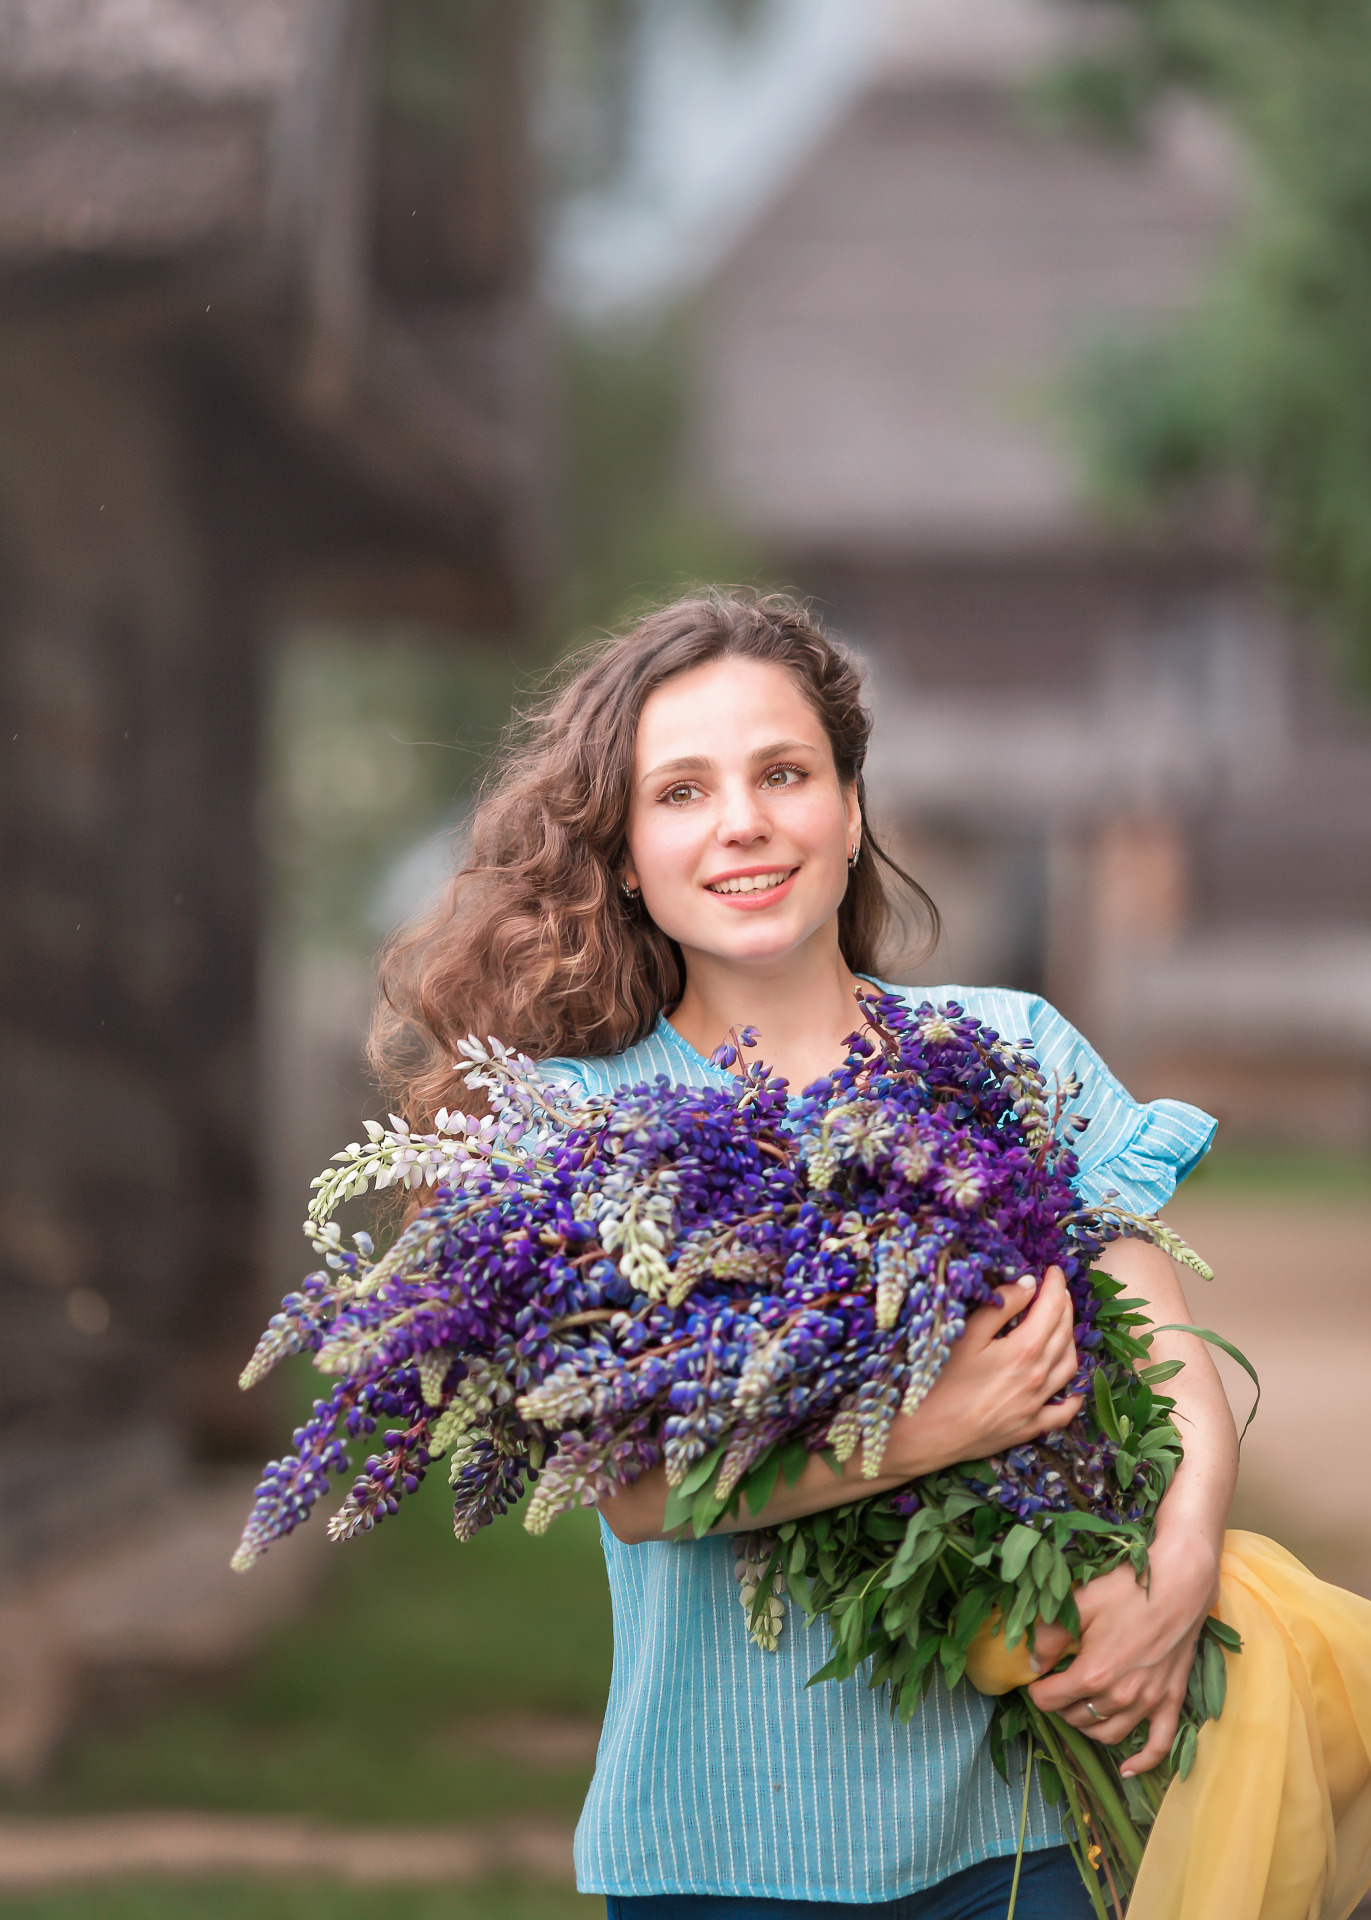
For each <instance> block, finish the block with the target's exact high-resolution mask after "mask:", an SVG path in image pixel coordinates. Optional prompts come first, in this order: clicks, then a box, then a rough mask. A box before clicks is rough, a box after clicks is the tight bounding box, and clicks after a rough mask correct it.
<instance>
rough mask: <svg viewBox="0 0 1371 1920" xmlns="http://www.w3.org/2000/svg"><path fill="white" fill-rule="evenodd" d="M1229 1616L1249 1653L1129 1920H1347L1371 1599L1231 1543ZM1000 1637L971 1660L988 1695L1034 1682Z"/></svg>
mask: <svg viewBox="0 0 1371 1920" xmlns="http://www.w3.org/2000/svg"><path fill="white" fill-rule="evenodd" d="M1215 1611H1216V1612H1217V1613H1218V1615H1219V1618H1220V1619H1222V1620H1226V1621H1227V1622H1228V1623H1229V1625H1230V1626H1233V1627H1236V1628H1237V1630H1238V1632H1239V1633H1240V1634H1241V1635H1242V1639H1243V1650H1242V1652H1241V1653H1240V1654H1236V1655H1231V1656H1230V1657H1229V1660H1228V1698H1227V1701H1226V1702H1225V1705H1224V1710H1223V1714H1222V1716H1221V1717H1220V1718H1219V1719H1218V1720H1211V1721H1209V1722H1208V1724H1207V1725H1206V1726H1205V1727H1203V1728H1202V1729H1201V1732H1200V1740H1199V1749H1198V1753H1197V1756H1196V1760H1195V1765H1194V1767H1193V1768H1192V1769H1191V1772H1190V1776H1189V1778H1188V1779H1186V1780H1183V1781H1182V1780H1175V1781H1173V1782H1172V1784H1171V1786H1170V1788H1169V1790H1168V1792H1167V1795H1166V1798H1165V1800H1164V1801H1163V1802H1162V1808H1161V1812H1160V1813H1159V1814H1158V1816H1157V1820H1156V1823H1155V1825H1154V1826H1153V1828H1152V1832H1151V1835H1150V1837H1149V1839H1148V1842H1147V1848H1146V1851H1145V1852H1144V1854H1143V1862H1142V1867H1141V1869H1140V1871H1139V1873H1138V1878H1137V1882H1136V1884H1135V1886H1134V1889H1133V1898H1132V1899H1131V1901H1130V1902H1129V1906H1128V1920H1347V1917H1348V1915H1349V1914H1350V1913H1351V1912H1352V1909H1353V1908H1354V1907H1355V1906H1356V1904H1357V1902H1358V1901H1359V1900H1360V1899H1361V1898H1362V1896H1363V1895H1364V1894H1365V1893H1366V1892H1367V1891H1368V1889H1371V1601H1368V1600H1363V1599H1362V1598H1361V1597H1360V1596H1359V1595H1358V1594H1355V1593H1345V1592H1344V1591H1343V1590H1342V1588H1341V1587H1331V1586H1329V1585H1328V1584H1327V1583H1326V1582H1325V1581H1323V1580H1317V1579H1315V1577H1314V1575H1313V1574H1312V1573H1310V1571H1309V1569H1308V1568H1307V1567H1302V1566H1301V1565H1300V1563H1299V1561H1298V1560H1296V1559H1295V1557H1294V1555H1293V1554H1289V1553H1287V1552H1286V1551H1285V1549H1284V1547H1278V1546H1277V1545H1276V1544H1275V1542H1274V1541H1272V1540H1264V1539H1263V1538H1262V1537H1261V1535H1260V1534H1256V1533H1229V1534H1227V1535H1225V1538H1224V1555H1223V1564H1222V1572H1221V1575H1220V1581H1219V1604H1218V1606H1217V1608H1216V1609H1215ZM997 1625H998V1622H997V1621H991V1622H987V1625H986V1627H985V1628H984V1629H982V1632H981V1634H980V1635H978V1637H977V1642H976V1644H975V1645H974V1646H973V1649H972V1657H971V1659H970V1660H969V1661H968V1663H967V1677H968V1678H969V1679H970V1680H971V1681H972V1683H973V1685H975V1686H978V1687H979V1688H980V1690H981V1692H982V1693H1007V1692H1008V1691H1009V1689H1010V1688H1011V1687H1016V1686H1026V1685H1027V1684H1028V1682H1029V1681H1030V1680H1032V1679H1034V1678H1035V1677H1036V1676H1035V1675H1034V1673H1033V1671H1032V1668H1031V1666H1030V1664H1029V1659H1028V1648H1027V1644H1026V1642H1022V1641H1021V1642H1020V1644H1019V1645H1018V1646H1017V1647H1015V1648H1014V1649H1013V1650H1012V1651H1010V1650H1008V1649H1006V1647H1005V1644H1004V1641H1003V1639H1002V1638H1000V1637H999V1636H998V1635H997V1634H996V1633H995V1631H994V1629H995V1627H996V1626H997Z"/></svg>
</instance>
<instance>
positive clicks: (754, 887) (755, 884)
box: [705, 867, 799, 893]
mask: <svg viewBox="0 0 1371 1920" xmlns="http://www.w3.org/2000/svg"><path fill="white" fill-rule="evenodd" d="M798 871H799V869H798V867H778V868H777V869H776V871H775V872H774V873H746V874H740V875H739V876H738V877H737V878H736V879H734V880H710V881H707V882H706V885H705V891H706V892H707V893H770V892H771V891H772V889H773V888H775V887H779V886H783V885H784V884H785V882H786V881H787V880H788V879H789V878H790V876H791V874H792V873H798Z"/></svg>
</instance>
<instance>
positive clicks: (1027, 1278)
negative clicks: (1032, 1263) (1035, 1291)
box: [1014, 1273, 1038, 1287]
mask: <svg viewBox="0 0 1371 1920" xmlns="http://www.w3.org/2000/svg"><path fill="white" fill-rule="evenodd" d="M1037 1284H1038V1283H1037V1281H1036V1280H1035V1279H1034V1278H1033V1275H1032V1274H1031V1273H1025V1274H1021V1275H1020V1276H1019V1278H1018V1279H1017V1280H1016V1281H1015V1282H1014V1285H1015V1286H1016V1287H1036V1286H1037Z"/></svg>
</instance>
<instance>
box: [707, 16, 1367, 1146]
mask: <svg viewBox="0 0 1371 1920" xmlns="http://www.w3.org/2000/svg"><path fill="white" fill-rule="evenodd" d="M889 17H890V21H891V31H890V39H889V42H888V45H887V49H886V57H885V60H884V64H883V65H882V66H881V68H880V70H879V71H878V72H877V73H876V75H875V77H874V79H873V81H872V84H871V85H870V86H869V88H868V89H867V90H866V92H865V93H864V94H863V95H862V97H860V98H859V99H858V100H857V101H856V103H855V104H854V106H853V107H852V109H851V111H850V112H848V113H847V115H846V117H845V118H844V119H843V120H842V121H841V123H840V124H839V125H837V127H836V128H835V130H834V132H833V133H832V134H831V136H830V137H829V138H828V139H827V140H826V141H825V142H824V143H823V144H822V145H821V146H820V147H819V148H818V149H817V150H816V151H815V152H814V153H813V154H812V155H811V156H810V158H809V159H808V161H807V162H806V163H805V164H804V166H803V167H802V168H801V169H800V170H799V171H798V173H797V174H796V175H795V176H794V177H793V178H792V180H791V181H790V182H789V184H788V185H787V187H786V189H785V190H784V192H783V193H782V194H781V195H780V197H779V198H778V199H777V200H776V202H775V203H774V204H773V205H772V206H771V207H770V209H769V210H768V211H767V212H766V213H765V214H764V216H763V217H762V218H761V219H760V220H759V221H758V222H757V223H756V224H755V225H754V227H753V228H752V230H751V231H750V232H748V233H747V235H746V236H745V237H744V239H743V240H742V241H741V242H740V243H739V244H738V245H737V246H736V247H735V248H734V250H733V252H732V254H731V256H730V257H729V259H728V260H727V262H726V263H725V265H724V266H723V268H722V269H721V270H720V272H719V273H718V274H717V275H716V277H715V279H714V281H713V283H712V285H711V286H710V287H709V289H708V290H707V292H706V295H705V297H704V300H703V303H702V312H701V327H700V333H699V344H698V355H697V382H696V390H697V394H698V414H697V423H696V447H695V464H696V474H697V480H698V484H699V486H700V488H701V490H702V492H703V494H704V495H705V497H706V498H707V499H708V501H709V502H710V504H711V505H712V507H713V508H714V510H715V511H716V512H718V513H721V514H724V515H726V516H727V518H728V521H729V523H730V524H732V525H735V526H737V527H739V528H741V529H743V530H744V531H745V532H746V533H747V534H749V535H750V536H751V537H752V538H753V540H754V541H755V542H756V543H757V544H758V546H759V547H760V548H761V549H762V550H763V551H764V552H765V553H766V554H768V555H769V557H770V560H771V562H772V565H773V567H774V568H775V569H776V570H777V571H778V572H780V573H781V574H782V576H783V577H786V578H788V579H790V580H792V581H794V582H795V583H796V584H797V585H799V586H801V587H803V588H805V589H806V590H809V591H812V592H814V593H816V594H817V595H818V596H819V598H820V600H821V601H822V603H823V604H824V605H825V607H826V609H827V611H828V613H829V616H830V618H831V619H832V621H833V623H834V625H835V626H836V627H837V628H839V629H840V630H842V631H844V632H846V633H847V634H848V635H849V636H850V638H851V639H852V640H853V641H854V642H855V643H856V644H857V645H858V646H859V647H860V648H861V649H862V651H863V652H865V653H866V655H867V656H868V658H869V659H870V661H871V662H872V665H873V675H874V683H875V687H876V691H877V694H878V702H877V705H878V715H879V725H878V735H877V750H876V758H875V761H874V764H873V766H872V768H871V778H872V786H873V790H874V792H875V795H876V798H877V802H878V805H879V807H880V808H881V810H882V811H883V813H884V814H885V815H886V816H887V818H888V819H889V820H891V821H892V822H893V823H894V825H895V826H896V827H897V829H898V831H899V834H900V835H901V837H902V839H903V841H904V844H905V846H906V848H907V850H908V852H909V853H910V855H911V857H912V858H913V860H914V861H915V863H916V865H917V869H918V871H919V872H920V874H921V876H922V877H924V878H925V879H926V880H927V882H928V884H929V886H930V889H931V891H932V892H933V894H934V895H935V897H937V898H938V899H939V900H940V901H941V903H942V904H943V906H944V908H945V909H946V913H947V920H948V938H947V940H946V942H945V945H944V949H943V951H942V952H941V954H940V955H939V956H938V957H937V958H936V959H935V960H934V961H933V962H932V965H931V968H930V969H929V970H927V971H926V972H925V974H924V975H923V977H924V978H927V979H930V980H934V979H936V980H946V979H949V978H950V979H960V980H969V981H975V980H981V981H984V980H997V981H1006V982H1009V983H1011V984H1016V985H1022V986H1025V987H1031V988H1034V989H1037V990H1042V991H1046V992H1047V993H1048V994H1049V995H1050V996H1051V997H1052V998H1054V999H1055V1000H1057V1001H1058V1002H1059V1003H1060V1004H1061V1005H1062V1006H1063V1008H1064V1009H1065V1010H1066V1011H1067V1012H1068V1013H1069V1014H1070V1015H1071V1016H1072V1017H1074V1018H1075V1019H1076V1020H1077V1021H1078V1022H1079V1023H1080V1024H1082V1025H1083V1026H1085V1027H1086V1028H1087V1029H1088V1030H1089V1031H1090V1032H1091V1033H1092V1035H1094V1036H1096V1037H1097V1038H1098V1039H1099V1041H1100V1043H1101V1044H1102V1045H1104V1046H1105V1047H1106V1049H1107V1050H1108V1051H1109V1052H1110V1054H1111V1057H1114V1058H1117V1059H1118V1060H1119V1062H1120V1064H1121V1065H1122V1066H1123V1068H1124V1069H1125V1070H1126V1071H1127V1072H1128V1073H1129V1074H1130V1076H1131V1077H1132V1079H1133V1080H1134V1082H1135V1083H1136V1084H1137V1086H1138V1087H1139V1089H1140V1090H1146V1091H1149V1092H1150V1091H1158V1092H1159V1091H1167V1092H1170V1093H1172V1094H1176V1095H1180V1096H1185V1097H1190V1098H1192V1099H1196V1100H1198V1101H1200V1102H1201V1103H1203V1104H1206V1105H1209V1106H1210V1107H1211V1108H1212V1109H1213V1110H1215V1111H1217V1112H1219V1113H1220V1114H1221V1115H1222V1116H1223V1117H1224V1118H1225V1119H1226V1120H1227V1121H1228V1122H1229V1123H1230V1125H1231V1126H1232V1127H1233V1128H1234V1129H1235V1130H1237V1131H1246V1132H1248V1133H1252V1134H1258V1135H1266V1136H1270V1135H1273V1134H1276V1135H1279V1134H1282V1133H1284V1134H1285V1135H1286V1136H1287V1137H1292V1138H1295V1139H1303V1140H1306V1141H1309V1140H1319V1139H1322V1140H1331V1141H1337V1142H1341V1143H1344V1144H1345V1143H1348V1142H1351V1141H1354V1140H1358V1141H1360V1142H1362V1143H1363V1144H1367V1143H1371V735H1368V731H1367V729H1366V727H1365V726H1364V725H1360V726H1359V725H1358V724H1357V723H1356V722H1355V721H1354V720H1353V719H1352V718H1351V717H1349V715H1348V713H1347V712H1346V711H1345V710H1343V709H1340V707H1339V705H1338V702H1337V700H1336V698H1335V696H1334V693H1333V691H1332V689H1331V688H1330V686H1329V684H1328V682H1327V680H1326V678H1325V676H1324V674H1323V672H1322V670H1321V668H1320V666H1319V663H1318V661H1317V659H1316V657H1315V656H1314V654H1313V652H1312V651H1311V650H1310V649H1308V648H1306V647H1304V646H1302V645H1301V644H1300V643H1299V639H1298V636H1297V635H1296V634H1295V633H1294V632H1293V630H1292V629H1291V628H1290V626H1289V625H1288V624H1286V623H1284V622H1283V621H1282V619H1281V618H1280V617H1279V615H1278V613H1277V611H1276V609H1275V608H1274V606H1273V603H1272V599H1271V596H1270V593H1269V591H1268V588H1267V585H1266V582H1265V581H1264V579H1263V577H1262V573H1261V569H1260V565H1259V561H1258V557H1257V554H1256V549H1255V543H1254V542H1253V540H1252V539H1251V537H1250V532H1249V529H1248V528H1247V526H1246V525H1245V523H1244V521H1243V519H1242V517H1241V514H1240V513H1239V512H1237V511H1235V510H1234V508H1233V507H1232V505H1231V503H1225V502H1222V501H1214V502H1210V503H1208V505H1207V506H1206V507H1205V509H1204V510H1203V511H1197V512H1196V513H1195V515H1194V516H1193V517H1192V518H1191V519H1190V520H1189V521H1188V522H1187V523H1185V524H1176V525H1173V526H1171V527H1170V528H1169V529H1167V530H1166V531H1165V532H1159V533H1157V534H1155V535H1153V536H1150V537H1148V538H1141V537H1136V536H1125V535H1124V534H1122V533H1120V532H1119V531H1118V530H1117V528H1114V527H1111V526H1110V525H1109V524H1108V523H1107V522H1106V521H1105V520H1104V519H1103V518H1102V517H1101V515H1100V513H1099V512H1098V511H1097V510H1095V509H1094V508H1093V507H1092V505H1091V502H1090V499H1089V497H1088V493H1087V489H1086V487H1085V484H1084V478H1083V472H1082V466H1083V463H1082V461H1081V459H1080V458H1079V457H1078V455H1077V452H1076V450H1075V447H1074V445H1073V441H1072V435H1071V429H1070V425H1069V422H1068V419H1067V416H1066V409H1065V402H1064V395H1065V391H1066V387H1067V383H1068V379H1069V376H1070V374H1071V372H1072V370H1073V368H1078V367H1079V366H1081V364H1082V363H1083V361H1084V358H1085V356H1087V355H1088V354H1089V353H1090V352H1091V351H1092V350H1093V349H1095V348H1096V347H1097V346H1099V345H1100V344H1101V343H1104V342H1107V341H1109V340H1111V339H1118V338H1119V337H1120V336H1123V337H1128V336H1136V335H1137V334H1139V333H1144V334H1145V333H1146V331H1147V330H1148V329H1151V328H1154V327H1155V326H1157V325H1158V324H1159V323H1164V321H1165V319H1166V317H1167V316H1168V315H1169V314H1172V313H1175V312H1176V311H1177V310H1178V309H1180V308H1182V307H1183V306H1184V305H1185V304H1186V303H1187V302H1189V301H1192V300H1193V299H1194V298H1195V297H1196V294H1197V292H1198V290H1199V289H1200V287H1201V285H1202V284H1203V281H1204V278H1205V276H1206V274H1208V273H1209V272H1210V271H1211V270H1212V268H1213V267H1214V265H1215V264H1216V261H1217V259H1218V257H1219V254H1220V251H1221V249H1222V247H1223V245H1224V242H1225V240H1226V238H1227V236H1228V235H1229V234H1230V233H1231V232H1232V231H1233V228H1234V224H1235V219H1236V217H1237V215H1238V213H1239V209H1240V206H1241V201H1242V197H1243V180H1242V169H1241V165H1240V161H1239V157H1238V155H1237V154H1236V153H1235V151H1234V150H1233V148H1232V147H1231V145H1230V143H1229V141H1228V139H1227V138H1226V136H1225V133H1224V130H1223V128H1222V127H1221V126H1219V125H1218V124H1217V123H1216V122H1215V121H1214V120H1213V119H1212V117H1211V116H1210V115H1209V114H1208V113H1206V112H1205V111H1204V110H1202V109H1201V108H1200V107H1199V106H1198V105H1196V104H1194V103H1191V102H1187V101H1185V100H1183V99H1177V100H1172V101H1169V102H1166V103H1165V104H1164V105H1163V107H1162V108H1161V110H1160V111H1159V112H1157V113H1156V114H1155V115H1154V116H1153V118H1152V120H1151V121H1150V123H1149V125H1148V126H1147V128H1146V131H1145V136H1144V137H1143V138H1142V139H1141V140H1140V141H1138V142H1137V143H1136V144H1112V145H1111V144H1108V143H1105V142H1102V141H1100V140H1098V139H1095V140H1092V139H1089V138H1087V137H1085V136H1083V135H1081V134H1077V133H1073V132H1070V131H1067V130H1065V129H1064V128H1063V127H1062V126H1061V125H1060V124H1056V125H1053V124H1051V123H1049V122H1048V121H1047V120H1045V118H1044V116H1043V114H1042V113H1041V111H1040V110H1039V109H1038V106H1037V105H1036V104H1035V92H1034V83H1035V81H1036V80H1037V78H1038V77H1040V76H1041V75H1042V74H1043V73H1044V72H1045V71H1048V70H1051V69H1053V68H1054V67H1060V64H1061V63H1062V62H1063V61H1065V60H1068V59H1070V58H1072V57H1073V56H1075V55H1077V54H1079V53H1080V52H1081V51H1082V50H1083V49H1085V48H1088V47H1089V45H1090V35H1091V34H1092V33H1093V32H1097V31H1099V30H1100V21H1101V17H1102V10H1098V9H1091V8H1072V7H1070V6H1065V5H1061V6H1058V5H1052V4H1049V0H956V4H949V0H891V5H890V7H889ZM1105 24H1106V25H1107V24H1108V23H1107V20H1106V22H1105Z"/></svg>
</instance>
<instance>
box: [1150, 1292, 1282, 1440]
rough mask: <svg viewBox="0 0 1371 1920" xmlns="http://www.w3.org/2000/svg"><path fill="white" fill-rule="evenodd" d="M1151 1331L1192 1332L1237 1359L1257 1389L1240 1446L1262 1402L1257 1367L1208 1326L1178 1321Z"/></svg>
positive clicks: (1241, 1434)
mask: <svg viewBox="0 0 1371 1920" xmlns="http://www.w3.org/2000/svg"><path fill="white" fill-rule="evenodd" d="M1153 1331H1154V1332H1155V1333H1193V1334H1194V1335H1195V1338H1196V1339H1197V1340H1207V1341H1208V1342H1209V1344H1210V1346H1211V1347H1218V1348H1219V1350H1220V1352H1222V1353H1226V1354H1227V1355H1228V1357H1229V1359H1230V1360H1236V1361H1237V1363H1238V1365H1239V1366H1240V1367H1241V1368H1242V1370H1243V1372H1244V1373H1245V1374H1246V1375H1247V1377H1248V1379H1249V1380H1250V1381H1251V1382H1252V1385H1253V1386H1254V1387H1255V1388H1256V1389H1257V1397H1256V1399H1255V1400H1254V1401H1253V1402H1252V1411H1251V1413H1249V1414H1248V1416H1247V1419H1246V1420H1245V1421H1244V1423H1243V1430H1242V1432H1241V1433H1240V1434H1239V1435H1238V1445H1239V1446H1241V1445H1242V1443H1243V1441H1244V1440H1245V1439H1246V1437H1247V1429H1248V1428H1249V1427H1250V1426H1251V1424H1252V1422H1253V1421H1254V1420H1255V1419H1256V1417H1257V1408H1258V1407H1259V1406H1260V1405H1261V1403H1262V1383H1261V1381H1260V1380H1259V1379H1258V1378H1257V1369H1256V1368H1255V1367H1254V1366H1253V1365H1252V1362H1251V1361H1250V1360H1249V1359H1248V1357H1247V1355H1246V1354H1245V1353H1243V1352H1241V1351H1240V1350H1239V1349H1238V1348H1237V1347H1235V1346H1233V1344H1232V1343H1231V1342H1230V1341H1228V1340H1225V1339H1224V1337H1223V1335H1222V1334H1221V1333H1212V1332H1211V1331H1210V1329H1209V1328H1208V1327H1187V1326H1182V1325H1181V1324H1180V1323H1179V1322H1173V1323H1171V1324H1169V1325H1167V1326H1165V1327H1155V1328H1154V1329H1153Z"/></svg>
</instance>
